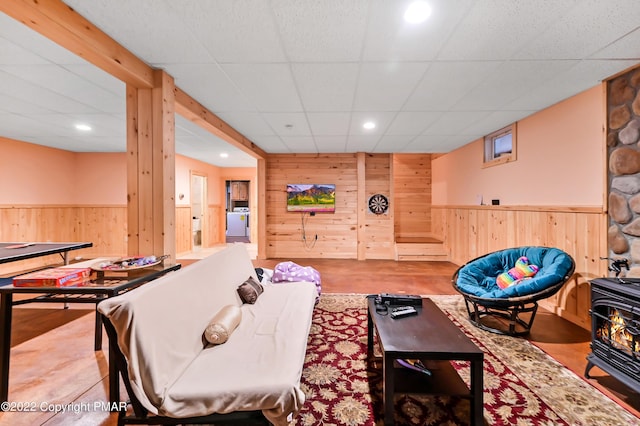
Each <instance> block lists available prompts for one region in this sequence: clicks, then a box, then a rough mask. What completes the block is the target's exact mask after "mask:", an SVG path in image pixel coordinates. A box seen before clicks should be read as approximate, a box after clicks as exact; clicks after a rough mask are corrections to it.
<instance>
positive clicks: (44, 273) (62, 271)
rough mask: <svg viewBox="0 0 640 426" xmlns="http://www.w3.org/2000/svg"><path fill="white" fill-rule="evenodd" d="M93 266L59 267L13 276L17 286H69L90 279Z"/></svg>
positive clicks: (14, 283)
mask: <svg viewBox="0 0 640 426" xmlns="http://www.w3.org/2000/svg"><path fill="white" fill-rule="evenodd" d="M90 275H91V268H70V267H59V268H50V269H43V270H41V271H35V272H30V273H28V274H24V275H18V276H17V277H13V285H14V286H16V287H67V286H72V285H76V284H78V283H80V282H82V281H85V280H87V279H89V276H90Z"/></svg>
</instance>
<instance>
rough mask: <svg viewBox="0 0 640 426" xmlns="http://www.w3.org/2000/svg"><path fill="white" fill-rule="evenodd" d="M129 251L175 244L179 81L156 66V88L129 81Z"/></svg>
mask: <svg viewBox="0 0 640 426" xmlns="http://www.w3.org/2000/svg"><path fill="white" fill-rule="evenodd" d="M127 154H128V156H127V175H128V177H127V204H128V206H127V207H128V209H127V210H128V217H127V219H128V221H127V222H128V223H127V226H128V233H127V234H128V245H127V246H128V253H129V255H138V254H140V255H148V254H149V255H150V254H154V255H156V256H160V255H165V254H166V255H169V256H171V259H172V260H173V261H175V259H176V257H175V256H176V244H175V85H174V81H173V78H172V77H171V76H170V75H168V74H167V73H165V72H164V71H162V70H157V71H154V87H153V88H152V89H144V88H135V87H132V86H130V85H128V86H127Z"/></svg>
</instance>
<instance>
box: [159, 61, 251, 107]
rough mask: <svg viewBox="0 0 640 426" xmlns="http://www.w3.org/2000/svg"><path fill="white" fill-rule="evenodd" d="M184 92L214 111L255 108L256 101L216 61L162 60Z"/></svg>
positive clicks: (163, 66)
mask: <svg viewBox="0 0 640 426" xmlns="http://www.w3.org/2000/svg"><path fill="white" fill-rule="evenodd" d="M160 66H161V67H162V68H164V69H165V70H166V71H167V72H168V73H169V74H170V75H171V76H173V78H174V80H175V84H176V86H178V87H179V88H180V89H181V90H183V91H184V92H185V93H187V94H189V95H190V96H191V97H192V98H194V99H195V100H197V101H198V102H199V103H201V104H202V105H204V106H205V107H207V108H208V109H209V110H210V111H211V112H213V113H216V114H218V113H221V112H241V111H255V110H256V108H255V105H253V104H252V103H251V102H249V99H248V98H247V97H246V96H245V95H244V94H243V93H242V92H241V91H240V90H239V89H238V88H237V87H236V86H235V84H234V83H233V82H232V81H231V80H230V79H229V78H228V77H227V75H226V73H225V72H224V71H223V70H222V69H221V68H220V66H219V65H216V64H161V65H160Z"/></svg>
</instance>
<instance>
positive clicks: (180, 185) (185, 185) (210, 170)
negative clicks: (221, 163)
mask: <svg viewBox="0 0 640 426" xmlns="http://www.w3.org/2000/svg"><path fill="white" fill-rule="evenodd" d="M220 171H221V169H220V168H219V167H216V166H212V165H211V164H207V163H203V162H201V161H198V160H194V159H192V158H189V157H184V156H182V155H176V205H177V206H181V205H182V206H188V205H191V172H194V173H196V174H199V175H203V176H206V177H207V203H208V204H210V205H211V204H220V205H222V206H223V208H224V202H225V198H224V192H222V190H221V189H220V184H219V182H220ZM180 194H183V195H184V198H183V199H182V200H181V199H180Z"/></svg>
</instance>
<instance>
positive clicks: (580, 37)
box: [515, 0, 640, 59]
mask: <svg viewBox="0 0 640 426" xmlns="http://www.w3.org/2000/svg"><path fill="white" fill-rule="evenodd" d="M638 6H639V5H638V2H637V1H634V0H616V1H614V2H611V1H606V2H603V1H602V0H582V1H579V2H576V4H575V6H574V7H573V8H572V9H570V10H567V11H566V13H563V14H559V15H557V16H558V17H557V19H555V20H554V21H553V22H549V25H548V26H547V27H546V28H545V31H544V33H543V34H541V35H539V36H538V37H536V39H535V40H532V41H531V42H530V43H528V44H526V45H525V46H524V48H523V49H522V50H521V51H520V52H518V54H516V55H515V58H519V59H563V58H572V59H580V58H584V57H589V56H591V55H593V54H595V53H596V52H598V51H599V50H601V49H602V48H604V47H606V46H608V45H609V44H611V43H613V42H615V41H616V40H618V39H620V38H621V37H624V36H625V35H626V34H628V33H629V32H632V31H634V30H635V29H636V28H638V25H639V23H640V7H638ZM624 59H627V58H624Z"/></svg>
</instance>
